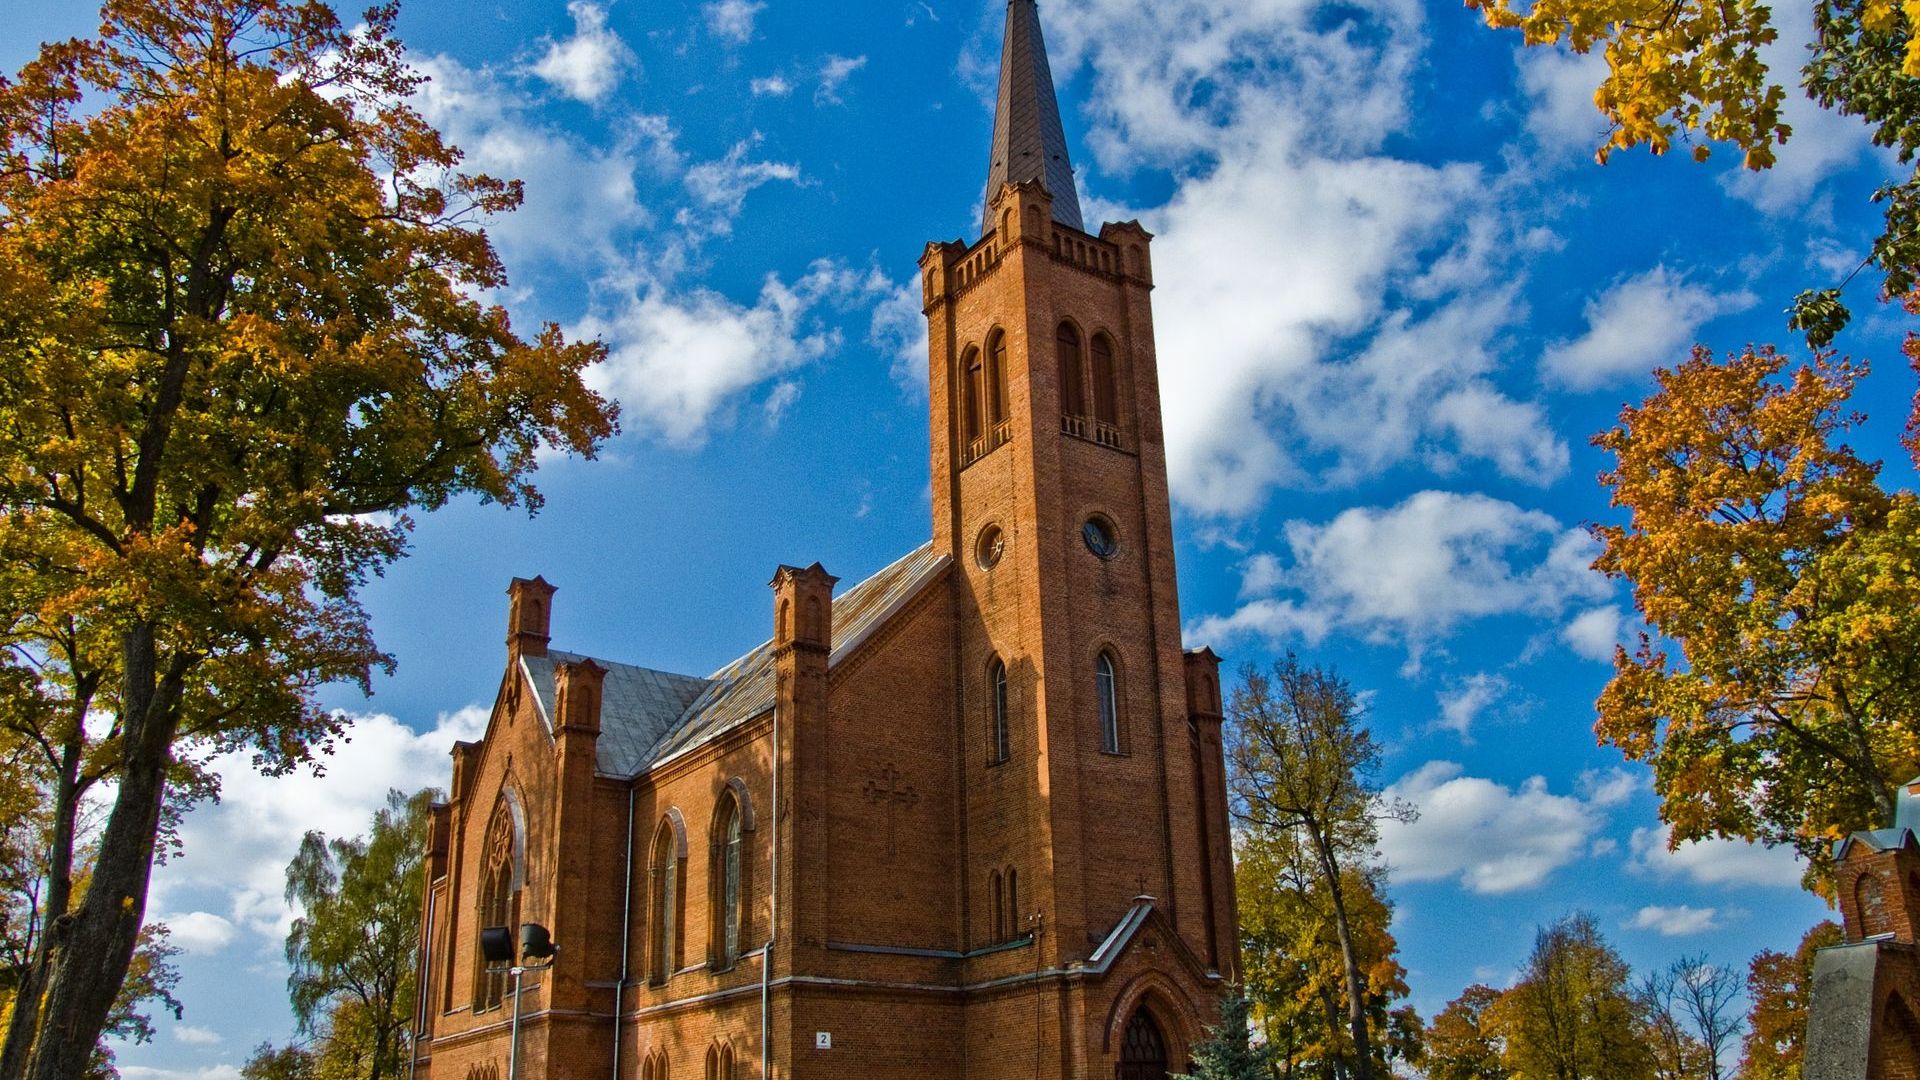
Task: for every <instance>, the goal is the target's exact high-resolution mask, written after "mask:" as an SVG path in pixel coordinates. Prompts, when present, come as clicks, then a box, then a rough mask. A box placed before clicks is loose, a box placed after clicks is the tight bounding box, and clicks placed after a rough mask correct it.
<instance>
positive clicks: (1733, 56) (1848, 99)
mask: <svg viewBox="0 0 1920 1080" xmlns="http://www.w3.org/2000/svg"><path fill="white" fill-rule="evenodd" d="M1468 4H1469V5H1470V6H1472V7H1475V8H1478V9H1479V10H1480V11H1481V12H1482V13H1483V14H1484V15H1485V17H1486V20H1487V23H1488V24H1489V25H1490V26H1493V27H1496V28H1501V29H1511V30H1518V31H1519V32H1520V33H1521V35H1522V39H1523V40H1524V41H1525V42H1526V43H1527V44H1528V45H1535V46H1553V45H1562V46H1565V47H1566V48H1568V49H1570V50H1572V51H1573V52H1576V53H1587V52H1591V51H1593V50H1596V49H1598V50H1600V51H1601V52H1602V54H1603V55H1604V56H1605V58H1606V63H1607V74H1606V76H1605V78H1603V79H1602V80H1601V82H1600V85H1599V86H1598V87H1597V88H1596V89H1595V92H1594V95H1593V101H1594V105H1595V106H1596V107H1597V108H1598V109H1599V111H1600V113H1601V115H1602V116H1603V117H1604V118H1605V120H1606V122H1607V125H1608V131H1607V135H1606V138H1605V140H1604V141H1603V142H1602V143H1601V145H1600V146H1599V148H1598V150H1597V153H1596V157H1597V158H1598V159H1599V160H1600V161H1601V162H1602V163H1604V162H1605V161H1606V160H1607V157H1608V156H1609V155H1610V154H1611V153H1612V152H1613V151H1615V150H1617V149H1624V148H1628V147H1633V146H1646V147H1648V148H1649V149H1650V150H1651V151H1652V152H1653V153H1655V154H1661V153H1665V152H1666V151H1667V150H1668V149H1670V148H1671V147H1672V145H1673V143H1674V141H1675V140H1676V139H1681V140H1687V141H1689V142H1692V153H1693V157H1694V158H1695V159H1696V160H1705V159H1706V158H1707V157H1708V156H1709V155H1710V153H1711V150H1712V148H1711V146H1710V145H1709V144H1708V143H1709V142H1710V141H1720V142H1726V143H1729V144H1731V145H1732V146H1733V147H1734V148H1735V149H1737V150H1739V151H1740V152H1741V153H1742V154H1743V155H1744V160H1745V163H1746V165H1747V167H1748V168H1751V169H1764V168H1768V167H1770V166H1771V165H1772V164H1773V162H1774V157H1775V154H1774V148H1775V147H1776V146H1777V145H1778V144H1780V143H1783V142H1785V141H1786V140H1787V138H1788V136H1789V135H1790V134H1791V131H1790V129H1789V127H1788V126H1787V124H1786V123H1785V122H1783V121H1782V119H1781V106H1782V104H1783V103H1784V101H1785V99H1786V94H1787V90H1786V88H1785V87H1784V86H1783V85H1782V80H1791V79H1792V78H1793V75H1792V73H1778V72H1773V71H1770V70H1768V68H1767V65H1766V63H1765V60H1764V59H1763V55H1762V50H1763V49H1765V48H1766V47H1767V46H1769V45H1771V44H1773V43H1774V41H1775V40H1776V39H1777V38H1778V37H1779V34H1780V31H1779V27H1778V26H1776V25H1775V21H1774V11H1773V8H1772V7H1771V6H1770V5H1767V4H1764V3H1760V2H1759V0H1735V2H1732V3H1723V2H1720V0H1672V2H1670V3H1660V4H1657V5H1649V4H1646V3H1642V2H1640V0H1468ZM1917 16H1920V3H1916V2H1915V0H1817V2H1816V3H1815V4H1814V5H1813V26H1812V28H1811V29H1812V31H1813V33H1812V37H1813V45H1812V53H1811V56H1810V58H1809V60H1808V62H1807V64H1806V66H1805V68H1804V69H1803V70H1802V71H1801V73H1800V76H1801V78H1800V80H1799V81H1800V82H1801V84H1802V86H1803V87H1804V90H1805V92H1806V94H1807V96H1808V97H1810V98H1812V99H1813V100H1814V101H1815V102H1817V103H1819V104H1820V105H1821V106H1822V107H1824V108H1828V109H1832V110H1834V111H1836V112H1839V113H1841V114H1842V115H1847V116H1856V117H1859V118H1860V120H1861V121H1862V122H1863V123H1865V124H1866V125H1867V126H1868V127H1869V128H1870V129H1871V131H1872V138H1873V141H1874V142H1875V143H1876V144H1878V145H1880V146H1886V147H1891V148H1893V149H1894V151H1895V152H1896V153H1897V154H1898V156H1899V158H1900V161H1901V163H1902V164H1903V165H1906V166H1914V165H1915V152H1916V150H1920V39H1916V37H1915V34H1914V28H1915V26H1916V17H1917ZM1696 135H1697V136H1699V138H1700V139H1702V140H1706V141H1694V137H1695V136H1696ZM1873 200H1874V201H1875V202H1878V203H1880V204H1881V205H1882V207H1883V211H1884V214H1885V219H1886V226H1885V228H1884V230H1883V231H1882V232H1881V234H1880V236H1879V237H1878V238H1877V239H1876V240H1875V241H1874V243H1873V247H1872V251H1871V253H1870V254H1869V256H1868V258H1867V263H1865V264H1862V267H1861V269H1864V268H1865V266H1866V265H1869V264H1870V265H1873V266H1876V267H1878V269H1879V270H1880V272H1881V274H1882V295H1883V296H1885V297H1888V298H1895V297H1903V296H1905V295H1906V294H1907V293H1908V292H1910V291H1912V290H1913V288H1914V285H1915V282H1916V275H1920V169H1917V170H1916V171H1914V172H1913V173H1911V174H1910V175H1908V176H1907V177H1906V178H1904V179H1902V180H1900V181H1898V182H1895V183H1889V184H1886V185H1884V186H1882V187H1880V188H1879V189H1878V190H1876V191H1875V192H1874V193H1873ZM1844 284H1845V283H1844V282H1841V283H1839V285H1840V286H1841V287H1843V286H1844ZM1849 318H1850V313H1849V312H1848V310H1847V308H1846V306H1845V305H1844V304H1843V303H1842V302H1841V299H1840V287H1829V288H1819V289H1809V290H1807V291H1805V292H1803V293H1801V294H1800V296H1799V297H1798V298H1797V299H1796V301H1795V304H1794V313H1793V319H1792V325H1793V326H1794V327H1795V328H1797V329H1800V330H1803V331H1805V332H1806V333H1807V334H1808V336H1809V340H1810V341H1811V343H1812V344H1814V345H1815V346H1816V347H1818V346H1824V345H1825V344H1826V343H1827V342H1829V341H1831V340H1832V339H1833V336H1834V334H1835V333H1837V332H1838V331H1839V330H1840V328H1841V327H1843V326H1844V325H1845V324H1846V323H1847V321H1848V319H1849Z"/></svg>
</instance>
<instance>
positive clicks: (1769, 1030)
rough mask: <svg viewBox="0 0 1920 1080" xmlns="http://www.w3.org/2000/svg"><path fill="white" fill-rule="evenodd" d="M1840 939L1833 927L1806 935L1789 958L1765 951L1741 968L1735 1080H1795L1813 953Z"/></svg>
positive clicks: (1816, 928) (1821, 927) (1803, 1039)
mask: <svg viewBox="0 0 1920 1080" xmlns="http://www.w3.org/2000/svg"><path fill="white" fill-rule="evenodd" d="M1843 940H1844V935H1843V934H1842V933H1841V931H1840V927H1839V925H1838V924H1837V923H1833V922H1822V923H1819V924H1818V925H1816V926H1814V927H1813V928H1812V929H1810V930H1808V931H1807V932H1806V934H1805V935H1804V936H1802V937H1801V939H1800V945H1799V947H1798V948H1796V949H1795V950H1794V951H1793V953H1792V955H1788V954H1786V953H1780V952H1774V951H1773V950H1771V949H1769V950H1767V951H1765V952H1762V953H1760V954H1759V955H1758V956H1755V957H1754V958H1753V963H1752V964H1751V965H1750V966H1749V967H1748V969H1747V999H1748V1001H1749V1002H1750V1003H1751V1005H1750V1008H1749V1011H1748V1013H1747V1037H1746V1039H1745V1040H1744V1041H1743V1042H1742V1044H1741V1051H1742V1055H1741V1062H1740V1077H1741V1080H1800V1055H1801V1051H1802V1049H1803V1047H1804V1046H1805V1043H1806V1037H1807V999H1808V996H1809V994H1810V993H1811V992H1812V989H1813V954H1814V953H1815V952H1817V951H1819V950H1820V949H1824V948H1826V947H1827V946H1829V945H1838V944H1840V943H1841V941H1843Z"/></svg>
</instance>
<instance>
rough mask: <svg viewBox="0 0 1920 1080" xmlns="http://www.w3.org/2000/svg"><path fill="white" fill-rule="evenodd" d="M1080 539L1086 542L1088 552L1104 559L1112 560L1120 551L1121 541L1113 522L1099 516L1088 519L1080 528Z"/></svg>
mask: <svg viewBox="0 0 1920 1080" xmlns="http://www.w3.org/2000/svg"><path fill="white" fill-rule="evenodd" d="M1080 539H1081V540H1083V541H1085V542H1086V545H1087V550H1088V551H1091V552H1093V553H1094V554H1095V555H1098V556H1099V557H1100V558H1102V559H1111V558H1113V556H1114V553H1115V552H1117V551H1119V550H1120V541H1119V539H1118V538H1117V537H1116V536H1115V535H1114V531H1113V522H1111V521H1108V520H1107V519H1106V518H1103V517H1101V516H1100V515H1098V514H1095V515H1094V516H1092V517H1090V518H1088V519H1087V523H1086V524H1085V525H1082V526H1080Z"/></svg>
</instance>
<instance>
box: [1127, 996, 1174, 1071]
mask: <svg viewBox="0 0 1920 1080" xmlns="http://www.w3.org/2000/svg"><path fill="white" fill-rule="evenodd" d="M1166 1077H1167V1040H1166V1038H1165V1037H1164V1036H1162V1035H1161V1034H1160V1025H1159V1024H1156V1023H1154V1022H1153V1014H1152V1013H1150V1012H1148V1011H1147V1010H1146V1009H1145V1008H1142V1009H1141V1010H1140V1011H1139V1012H1136V1013H1134V1014H1133V1019H1132V1020H1129V1021H1127V1033H1126V1035H1125V1036H1123V1037H1122V1038H1121V1040H1120V1069H1119V1080H1166Z"/></svg>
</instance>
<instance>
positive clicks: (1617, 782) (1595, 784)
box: [1577, 766, 1645, 847]
mask: <svg viewBox="0 0 1920 1080" xmlns="http://www.w3.org/2000/svg"><path fill="white" fill-rule="evenodd" d="M1577 786H1578V788H1579V791H1580V797H1581V798H1583V799H1585V800H1587V801H1588V802H1590V803H1592V804H1593V805H1595V806H1605V807H1615V806H1620V805H1622V804H1624V803H1625V802H1626V801H1627V800H1628V799H1631V798H1633V797H1634V795H1635V794H1637V793H1639V791H1640V790H1641V789H1642V788H1643V787H1644V786H1645V783H1644V781H1643V780H1642V779H1641V777H1640V776H1639V775H1638V774H1636V773H1630V772H1628V771H1627V770H1625V769H1622V768H1619V767H1617V766H1616V767H1614V768H1611V769H1589V770H1587V771H1586V772H1583V773H1581V774H1580V777H1579V780H1578V782H1577ZM1615 846H1616V847H1617V846H1618V845H1615Z"/></svg>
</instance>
